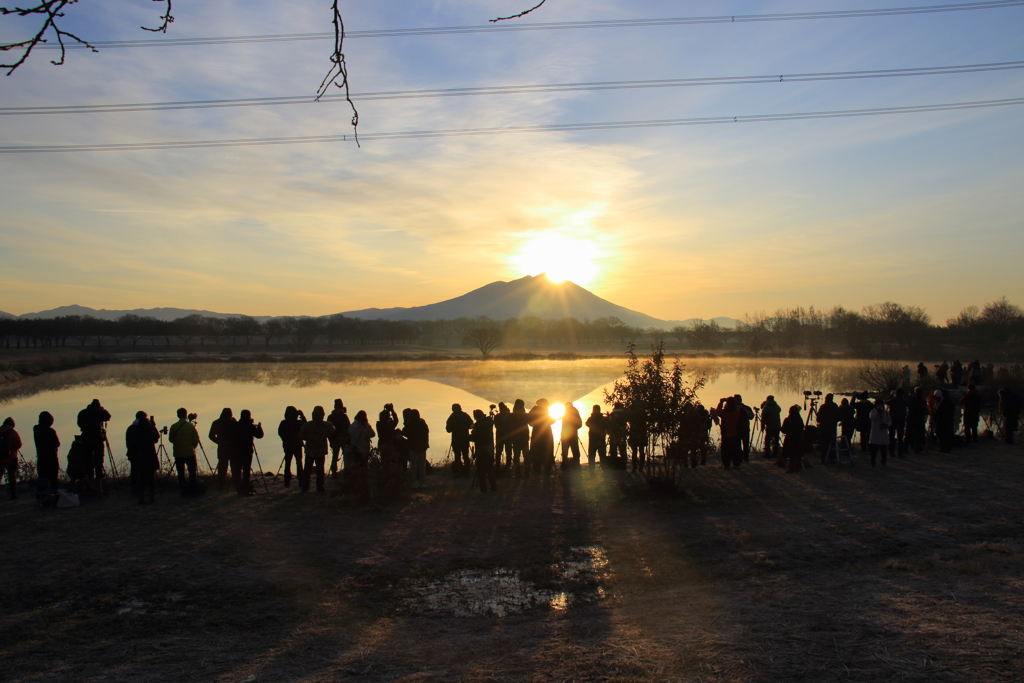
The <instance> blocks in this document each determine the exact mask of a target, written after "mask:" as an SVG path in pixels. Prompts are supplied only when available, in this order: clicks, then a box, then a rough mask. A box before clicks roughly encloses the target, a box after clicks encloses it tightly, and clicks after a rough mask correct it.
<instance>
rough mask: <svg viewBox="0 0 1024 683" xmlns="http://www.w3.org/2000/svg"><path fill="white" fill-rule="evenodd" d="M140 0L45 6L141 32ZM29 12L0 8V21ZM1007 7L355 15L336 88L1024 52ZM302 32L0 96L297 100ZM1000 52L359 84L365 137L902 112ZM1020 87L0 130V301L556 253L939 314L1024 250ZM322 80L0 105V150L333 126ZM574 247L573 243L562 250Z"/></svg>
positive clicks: (309, 310)
mask: <svg viewBox="0 0 1024 683" xmlns="http://www.w3.org/2000/svg"><path fill="white" fill-rule="evenodd" d="M529 4H531V3H520V2H518V1H517V0H487V1H486V2H485V1H478V2H472V1H463V2H459V1H452V2H440V1H438V2H417V3H411V2H408V0H405V1H404V2H398V1H397V0H396V1H392V0H376V1H375V2H373V3H343V11H344V16H345V19H346V24H347V27H348V29H349V30H351V31H361V30H370V29H391V28H405V27H427V26H466V25H481V24H484V23H486V21H487V19H489V18H492V17H495V16H499V15H502V14H510V13H514V12H515V11H518V10H520V9H523V8H525V7H526V6H528V5H529ZM915 4H927V3H924V2H913V1H911V0H896V1H894V0H872V1H871V2H868V1H867V0H865V2H860V3H856V4H854V3H852V2H830V3H822V2H820V1H819V2H810V1H807V0H804V1H797V0H782V1H777V2H757V1H747V2H738V1H737V2H726V1H696V0H694V1H687V2H668V1H664V2H649V1H644V0H632V1H630V2H625V1H611V0H609V1H597V2H585V3H584V2H579V1H570V0H548V2H547V3H546V4H545V5H544V7H543V8H541V9H540V10H538V11H537V12H535V13H534V14H532V15H530V16H528V17H525V18H523V19H521V20H519V22H520V23H523V24H525V23H536V22H561V21H587V20H606V19H638V18H656V17H679V16H706V15H731V14H763V13H778V12H806V11H821V10H843V9H864V8H866V7H904V6H911V5H915ZM326 5H327V3H325V2H307V1H306V0H296V1H295V2H289V3H279V2H264V1H259V0H257V1H252V0H250V1H246V2H241V1H233V0H212V1H209V2H203V3H198V2H187V1H185V0H179V1H178V2H176V3H175V6H174V16H175V18H176V21H175V23H174V24H173V25H172V26H171V28H170V31H169V33H168V37H174V38H192V37H206V36H237V35H264V34H282V33H308V32H318V31H326V30H329V28H330V26H329V21H330V15H329V12H328V11H327V9H326ZM160 7H161V4H160V3H152V2H146V1H144V0H106V1H105V2H103V3H93V2H82V3H79V4H78V5H75V6H72V7H71V8H69V9H68V10H67V17H66V22H67V28H68V29H69V30H73V31H75V32H76V33H79V34H80V35H82V36H83V37H87V38H92V39H95V40H129V39H132V40H134V39H146V38H154V37H159V36H155V35H154V34H147V33H145V32H143V31H140V30H139V28H138V27H139V26H140V25H141V24H145V25H150V26H151V25H154V23H155V22H156V21H157V19H156V17H157V15H158V14H159V13H160ZM26 29H27V26H26V27H19V25H18V24H17V23H16V22H14V21H10V20H7V19H5V20H3V21H2V29H0V39H3V40H13V39H15V38H18V37H20V36H21V35H23V33H24V31H25V30H26ZM1022 29H1024V7H1016V8H1002V9H992V10H984V11H973V12H957V13H946V14H928V15H913V16H901V17H875V18H860V19H844V20H816V21H790V22H773V23H750V24H720V25H698V26H665V27H647V28H622V29H598V30H573V31H526V32H505V33H496V34H484V35H481V34H476V35H447V36H420V37H405V38H361V39H352V40H350V41H349V42H348V43H347V47H346V55H347V58H348V64H349V69H350V76H351V80H352V86H353V90H354V92H356V93H365V92H378V91H390V90H408V89H424V88H451V87H475V86H499V85H522V84H548V83H571V82H591V81H610V80H639V79H664V78H701V77H715V76H744V75H755V74H776V73H778V74H792V73H809V72H826V71H829V72H831V71H851V70H863V69H894V68H914V67H931V66H946V65H957V64H975V63H987V62H1003V61H1015V60H1022V59H1024V43H1022V41H1021V40H1020V36H1021V33H1022ZM329 51H330V45H329V43H327V42H322V41H310V42H281V43H255V44H241V45H224V46H201V47H162V48H139V49H103V50H102V51H101V52H100V53H99V54H90V53H88V52H85V51H70V52H69V54H68V58H67V64H66V65H64V66H61V67H56V66H52V65H50V64H49V63H48V61H47V60H48V59H50V58H52V57H53V56H54V53H52V52H46V53H42V52H40V53H38V54H36V55H33V57H32V58H31V60H30V61H29V63H28V64H26V65H25V66H24V67H22V68H21V69H19V70H18V71H16V72H15V73H14V74H13V75H11V76H9V77H7V78H5V79H3V80H2V81H0V89H2V90H0V93H2V102H3V104H2V105H0V106H2V107H18V106H58V105H79V104H107V103H128V102H163V101H178V100H194V99H208V98H240V97H271V96H285V95H306V94H308V95H312V94H313V93H314V92H315V90H316V87H317V85H318V84H319V82H320V79H321V78H322V76H323V74H324V73H325V71H326V67H327V56H328V54H329ZM1022 85H1024V70H1011V71H1001V72H991V73H970V74H959V75H943V76H926V77H916V78H893V79H874V80H856V81H827V82H814V83H768V84H756V85H730V86H714V87H699V88H697V87H692V88H662V89H639V90H628V91H601V92H562V93H546V94H520V95H502V96H486V97H464V98H441V99H410V100H388V101H365V102H360V101H359V100H358V98H357V106H358V107H359V112H360V117H361V122H362V123H361V126H360V130H361V131H362V132H363V133H364V134H369V133H375V132H393V131H408V130H436V129H459V128H485V127H503V126H522V125H544V124H563V123H578V122H598V121H628V120H649V119H667V118H691V117H704V116H735V115H749V114H768V113H785V112H805V111H825V110H842V109H863V108H871V107H901V106H913V105H922V104H933V103H947V102H964V101H978V100H991V99H1003V98H1014V97H1021V96H1024V87H1022ZM1022 115H1024V107H1003V108H993V109H979V110H969V111H950V112H938V113H921V114H901V115H893V116H884V117H867V118H842V119H826V120H807V121H788V122H771V123H743V124H732V125H716V126H693V127H669V128H648V129H626V130H604V131H587V132H571V133H570V132H542V133H530V134H507V135H496V136H483V137H448V138H434V139H420V140H414V139H413V140H410V139H404V140H390V141H384V140H369V141H366V142H364V144H363V146H362V148H356V147H355V146H354V145H352V144H350V143H349V144H346V143H321V144H311V145H294V146H272V147H232V148H221V149H186V150H160V151H131V152H109V151H107V152H91V153H68V154H0V206H3V207H4V209H3V211H2V212H0V247H2V249H3V252H4V254H5V264H4V266H3V268H0V287H2V290H3V292H4V295H3V297H2V302H0V309H2V310H6V311H8V312H11V313H24V312H28V311H34V310H41V309H45V308H51V307H54V306H58V305H64V304H69V303H78V304H81V305H87V306H92V307H96V308H101V307H102V308H136V307H142V308H149V307H156V306H180V307H188V308H203V309H209V310H217V311H225V312H243V313H250V314H254V315H283V314H310V315H318V314H327V313H334V312H338V311H343V310H352V309H359V308H365V307H370V306H377V307H389V306H411V305H420V304H426V303H432V302H434V301H439V300H442V299H447V298H451V297H453V296H457V295H459V294H461V293H464V292H465V291H468V290H470V289H473V288H475V287H478V286H481V285H483V284H486V283H487V282H491V281H493V280H497V279H505V280H507V279H512V278H515V277H519V276H521V275H524V274H526V273H527V272H531V273H533V272H539V269H549V270H550V269H552V268H556V267H559V265H560V264H561V265H564V267H565V274H566V275H568V276H569V277H574V276H575V277H574V279H577V280H585V281H580V284H583V285H584V286H586V287H588V288H589V289H591V290H592V291H594V292H595V293H597V294H599V295H601V296H604V297H606V298H608V299H610V300H612V301H614V302H616V303H619V304H621V305H624V306H627V307H629V308H633V309H637V310H641V311H643V312H645V313H648V314H650V315H654V316H657V317H660V318H664V319H685V318H690V317H705V318H706V317H712V316H719V315H727V316H733V317H742V315H743V314H744V313H745V312H755V311H761V310H764V311H768V312H771V311H773V310H774V309H776V308H778V307H784V306H792V305H808V304H813V305H816V306H830V305H833V304H843V305H845V306H847V307H850V308H859V307H861V306H863V305H865V304H869V303H875V302H880V301H885V300H893V301H899V302H902V303H905V304H913V305H919V306H923V307H925V308H926V309H927V310H928V311H929V313H931V315H932V316H933V318H934V319H935V320H936V321H939V322H941V321H944V320H945V319H946V318H948V317H952V316H953V315H955V314H956V313H957V312H958V311H959V310H960V309H961V308H963V307H964V306H967V305H969V304H979V305H980V304H983V303H984V302H986V301H991V300H993V299H996V298H998V297H1000V296H1003V295H1006V296H1008V297H1009V298H1010V299H1011V300H1014V301H1017V302H1018V303H1020V300H1021V298H1022V297H1021V296H1020V295H1019V293H1020V292H1024V274H1022V272H1024V271H1022V268H1021V267H1020V258H1021V256H1020V255H1021V251H1022V249H1021V248H1022V246H1024V230H1022V227H1024V226H1022V225H1021V223H1022V216H1024V199H1022V194H1024V193H1021V191H1020V188H1021V187H1022V186H1024V162H1022V159H1024V131H1022V126H1021V121H1022ZM348 118H349V112H348V110H347V107H346V105H344V103H338V102H330V103H319V104H303V105H293V106H275V107H247V108H232V109H205V110H179V111H152V112H125V113H103V114H81V115H60V116H4V117H3V118H2V124H3V133H2V136H0V139H2V142H0V145H12V144H26V143H35V144H60V143H117V142H145V141H171V140H217V139H228V138H232V139H233V138H261V137H277V136H300V135H334V134H341V133H346V132H348V130H349V129H348V127H347V125H346V124H347V121H348ZM574 244H575V245H578V246H576V247H575V248H574V247H573V245H574Z"/></svg>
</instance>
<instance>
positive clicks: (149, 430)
mask: <svg viewBox="0 0 1024 683" xmlns="http://www.w3.org/2000/svg"><path fill="white" fill-rule="evenodd" d="M146 418H147V416H146V411H144V410H140V411H139V412H137V413H135V421H134V422H132V423H131V424H130V425H129V426H128V429H127V431H126V432H125V435H124V440H125V445H126V446H127V448H128V462H130V463H131V465H132V473H131V480H132V485H133V487H134V489H135V492H136V493H137V494H138V496H139V505H145V504H146V494H147V492H148V493H149V503H150V505H152V504H153V503H155V502H156V471H157V470H158V469H160V460H159V458H158V457H157V454H156V444H157V442H158V441H160V431H159V430H158V429H157V428H156V418H155V417H150V418H149V419H148V420H147V419H146Z"/></svg>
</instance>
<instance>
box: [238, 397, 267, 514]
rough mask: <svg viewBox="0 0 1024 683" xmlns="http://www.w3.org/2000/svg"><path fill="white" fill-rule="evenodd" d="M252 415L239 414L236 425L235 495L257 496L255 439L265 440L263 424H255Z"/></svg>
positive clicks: (248, 413) (244, 412)
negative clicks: (254, 475)
mask: <svg viewBox="0 0 1024 683" xmlns="http://www.w3.org/2000/svg"><path fill="white" fill-rule="evenodd" d="M254 422H255V421H254V420H253V419H252V413H251V412H249V411H248V410H243V411H242V412H240V413H239V414H238V422H236V423H235V429H236V433H237V440H236V441H235V450H234V452H233V453H232V454H231V480H232V481H233V482H234V483H235V493H237V494H238V495H240V496H255V495H256V489H255V487H254V486H253V485H252V481H251V480H252V454H253V453H254V452H255V451H256V444H255V443H254V439H262V438H263V423H262V422H260V423H259V424H254Z"/></svg>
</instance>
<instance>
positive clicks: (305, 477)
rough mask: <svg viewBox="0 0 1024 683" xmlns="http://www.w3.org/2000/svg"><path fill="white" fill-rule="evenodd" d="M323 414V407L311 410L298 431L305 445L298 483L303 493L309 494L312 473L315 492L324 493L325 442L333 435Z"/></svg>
mask: <svg viewBox="0 0 1024 683" xmlns="http://www.w3.org/2000/svg"><path fill="white" fill-rule="evenodd" d="M324 413H325V411H324V407H323V406H317V407H315V408H313V413H312V414H311V415H310V421H309V422H307V423H306V424H304V425H302V427H301V428H300V429H299V438H300V439H302V441H303V443H304V444H305V445H306V466H305V468H304V469H303V470H302V479H301V480H300V482H299V483H300V484H302V492H303V493H308V492H309V486H310V481H311V480H312V478H313V473H314V472H315V473H316V490H317V492H319V493H323V491H324V460H326V459H327V451H328V449H329V448H330V445H329V444H328V441H327V440H328V439H329V438H330V436H331V434H333V433H334V425H333V424H332V423H330V422H328V421H327V420H325V419H324ZM392 431H394V428H392ZM392 436H394V435H393V434H392Z"/></svg>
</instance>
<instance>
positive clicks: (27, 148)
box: [0, 97, 1024, 154]
mask: <svg viewBox="0 0 1024 683" xmlns="http://www.w3.org/2000/svg"><path fill="white" fill-rule="evenodd" d="M1021 104H1024V97H1016V98H1010V99H1002V100H982V101H976V102H950V103H943V104H924V105H916V106H906V107H877V108H872V109H841V110H834V111H812V112H791V113H784V114H752V115H744V116H708V117H699V118H684V119H655V120H648V121H605V122H593V123H556V124H546V125H536V126H503V127H497V128H460V129H449V130H419V131H395V132H389V133H360V135H359V138H360V140H364V141H366V140H409V139H422V138H444V137H465V136H481V135H506V134H509V133H545V132H574V131H589V130H621V129H630V128H667V127H676V126H701V125H715V124H725V123H767V122H771V121H809V120H815V119H838V118H851V117H862V116H887V115H893V114H917V113H926V112H941V111H959V110H965V109H988V108H992V107H1008V106H1016V105H1021ZM348 141H353V142H354V141H355V138H354V137H353V136H352V135H305V136H297V137H274V138H269V137H268V138H243V139H236V140H182V141H172V142H129V143H108V144H91V145H90V144H84V145H81V144H80V145H4V146H0V154H28V153H42V152H110V151H139V150H162V149H197V148H212V147H251V146H257V145H295V144H309V143H318V142H348Z"/></svg>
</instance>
